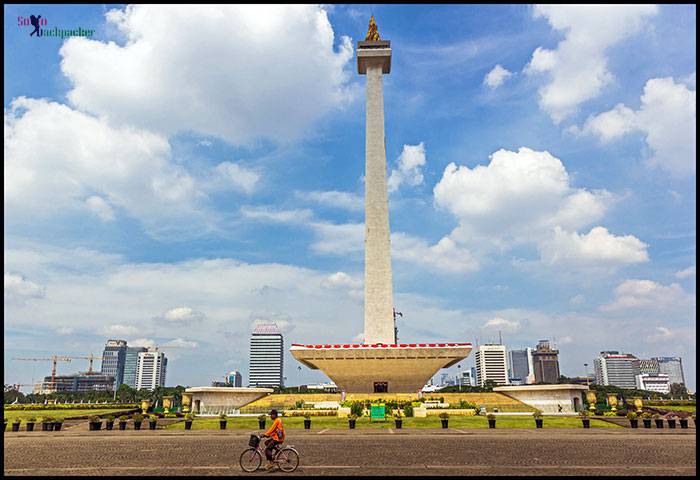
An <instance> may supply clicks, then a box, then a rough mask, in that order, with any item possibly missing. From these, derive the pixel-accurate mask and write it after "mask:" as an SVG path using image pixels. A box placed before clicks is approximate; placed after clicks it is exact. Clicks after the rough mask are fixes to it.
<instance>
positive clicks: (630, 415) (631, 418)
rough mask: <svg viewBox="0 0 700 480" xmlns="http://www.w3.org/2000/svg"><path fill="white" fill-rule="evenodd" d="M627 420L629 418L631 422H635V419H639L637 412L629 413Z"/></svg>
mask: <svg viewBox="0 0 700 480" xmlns="http://www.w3.org/2000/svg"><path fill="white" fill-rule="evenodd" d="M627 418H628V419H629V420H634V419H636V418H637V414H636V413H635V412H633V411H629V412H627Z"/></svg>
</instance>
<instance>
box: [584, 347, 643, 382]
mask: <svg viewBox="0 0 700 480" xmlns="http://www.w3.org/2000/svg"><path fill="white" fill-rule="evenodd" d="M593 366H594V367H595V382H596V383H597V384H598V385H614V386H616V387H620V388H636V387H637V381H636V378H635V377H636V376H637V375H639V359H638V358H637V357H635V356H634V355H632V354H631V353H622V354H621V353H620V352H618V351H615V350H611V351H605V352H600V355H598V356H597V357H596V358H595V359H593Z"/></svg>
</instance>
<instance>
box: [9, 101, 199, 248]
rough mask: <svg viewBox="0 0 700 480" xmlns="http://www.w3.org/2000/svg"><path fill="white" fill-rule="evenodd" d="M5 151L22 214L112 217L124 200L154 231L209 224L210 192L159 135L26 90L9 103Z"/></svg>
mask: <svg viewBox="0 0 700 480" xmlns="http://www.w3.org/2000/svg"><path fill="white" fill-rule="evenodd" d="M37 138H41V139H42V141H40V142H38V141H36V139H37ZM4 153H5V166H4V173H5V179H4V184H5V205H6V208H7V209H8V210H7V211H8V212H9V214H10V216H11V217H12V218H14V219H19V218H47V217H50V216H55V215H60V214H62V213H64V212H70V211H71V210H73V211H76V210H78V211H79V210H83V209H85V208H87V209H89V211H91V212H92V213H93V214H96V215H97V216H98V217H99V218H100V219H101V220H103V221H109V220H110V219H112V218H113V215H114V214H113V211H112V207H119V208H121V209H123V210H124V211H125V212H126V213H127V214H128V215H130V216H131V217H134V218H136V219H138V220H140V221H141V222H142V223H143V224H144V226H145V227H146V229H147V230H148V231H149V232H150V233H152V234H153V235H158V234H159V233H161V234H167V232H173V231H190V230H197V231H200V232H201V230H202V229H205V228H206V227H207V225H208V222H209V217H208V216H207V215H206V214H205V213H206V212H205V211H204V208H203V206H202V205H201V200H203V199H204V198H205V197H206V195H205V193H204V192H203V191H202V190H201V188H199V187H198V185H197V182H196V181H195V178H193V176H192V175H191V174H190V173H189V172H188V171H186V170H185V169H184V168H183V167H182V166H180V165H178V164H177V163H176V162H174V161H173V159H172V155H171V149H170V144H169V143H168V141H167V140H166V139H165V138H164V137H161V136H159V135H156V134H153V133H149V132H147V131H143V130H135V129H132V128H130V127H112V126H110V125H109V124H108V122H107V121H106V120H105V119H103V118H97V117H93V116H91V115H88V114H85V113H81V112H78V111H76V110H73V109H71V108H69V107H67V106H65V105H61V104H58V103H55V102H49V101H47V100H43V99H29V98H24V97H20V98H17V99H15V100H13V101H12V103H11V104H10V108H9V109H7V110H5V147H4ZM94 192H100V194H99V195H95V194H94ZM86 198H87V201H86Z"/></svg>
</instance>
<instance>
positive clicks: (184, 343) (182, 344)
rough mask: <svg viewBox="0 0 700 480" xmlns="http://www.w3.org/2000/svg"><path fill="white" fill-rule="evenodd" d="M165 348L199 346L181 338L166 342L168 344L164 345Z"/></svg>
mask: <svg viewBox="0 0 700 480" xmlns="http://www.w3.org/2000/svg"><path fill="white" fill-rule="evenodd" d="M164 347H165V348H167V347H177V348H197V347H199V344H198V343H197V342H194V341H192V340H185V339H183V338H175V339H173V340H168V342H167V343H166V344H165V345H164Z"/></svg>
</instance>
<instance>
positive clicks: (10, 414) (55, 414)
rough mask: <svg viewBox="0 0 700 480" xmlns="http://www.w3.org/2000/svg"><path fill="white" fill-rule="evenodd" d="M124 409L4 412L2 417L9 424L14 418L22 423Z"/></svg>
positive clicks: (121, 410) (121, 409)
mask: <svg viewBox="0 0 700 480" xmlns="http://www.w3.org/2000/svg"><path fill="white" fill-rule="evenodd" d="M123 411H124V409H123V408H120V409H116V410H110V409H104V408H100V409H75V410H72V409H63V410H5V412H4V415H5V418H6V419H7V420H8V422H9V423H12V421H13V420H14V419H15V418H21V419H22V423H24V421H25V420H26V419H27V418H29V417H34V418H36V419H37V420H39V419H40V418H43V417H52V418H66V417H81V416H83V415H103V416H104V415H108V414H109V413H111V412H123Z"/></svg>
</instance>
